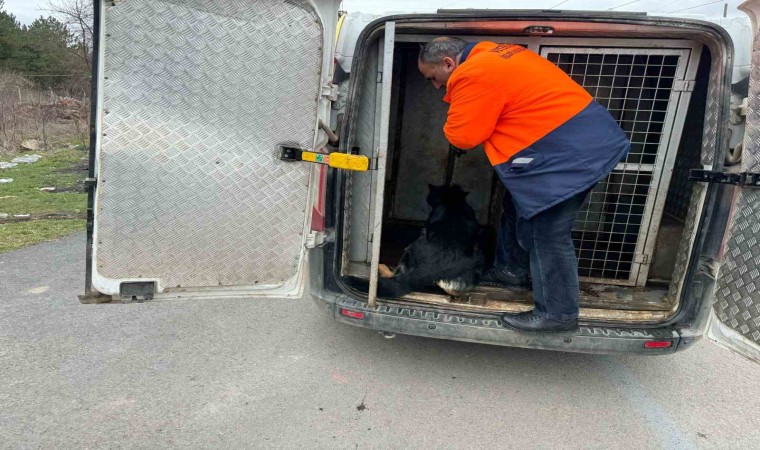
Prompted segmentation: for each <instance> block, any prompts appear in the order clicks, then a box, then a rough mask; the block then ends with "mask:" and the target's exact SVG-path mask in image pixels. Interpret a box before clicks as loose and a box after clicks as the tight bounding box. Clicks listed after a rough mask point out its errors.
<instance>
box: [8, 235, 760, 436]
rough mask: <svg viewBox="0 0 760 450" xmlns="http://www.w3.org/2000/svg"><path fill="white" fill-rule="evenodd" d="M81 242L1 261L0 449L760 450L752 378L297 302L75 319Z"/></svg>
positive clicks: (733, 364)
mask: <svg viewBox="0 0 760 450" xmlns="http://www.w3.org/2000/svg"><path fill="white" fill-rule="evenodd" d="M83 266H84V237H83V235H82V234H79V235H75V236H73V237H70V238H66V239H63V240H60V241H57V242H52V243H47V244H42V245H38V246H35V247H31V248H28V249H23V250H19V251H15V252H11V253H6V254H3V255H0V280H1V281H0V284H1V285H0V375H1V376H2V383H0V447H1V448H83V447H84V448H103V447H109V448H111V447H128V448H150V449H156V448H177V447H183V448H420V447H426V448H432V447H436V448H482V447H486V446H487V447H496V448H552V449H557V448H610V447H613V446H615V447H623V446H635V447H638V448H760V427H759V426H758V423H760V382H758V380H760V366H757V365H755V364H753V363H751V362H749V361H748V360H746V359H743V358H742V357H741V356H738V355H736V354H733V353H731V352H730V351H728V350H725V349H723V348H721V347H718V346H717V345H715V344H713V343H711V342H709V341H702V342H700V343H698V344H697V345H695V346H694V347H693V348H692V349H690V350H688V351H686V352H682V353H678V354H676V355H674V356H666V357H634V356H626V357H610V356H592V355H576V354H563V353H554V352H542V351H530V350H521V349H511V348H501V347H492V346H485V345H475V344H469V343H461V342H449V341H439V340H433V339H423V338H416V337H409V336H399V337H397V338H396V339H393V340H387V339H384V338H383V337H382V336H380V335H379V334H378V333H375V332H371V331H366V330H362V329H355V328H353V327H349V326H345V325H341V324H337V323H334V322H332V321H331V320H329V319H328V318H326V317H323V316H322V315H319V314H318V313H317V309H316V307H315V306H314V305H313V304H311V302H310V301H307V300H282V299H265V300H261V299H259V300H228V301H223V300H219V301H193V302H191V301H177V302H176V303H172V302H161V303H144V304H131V305H121V304H118V305H81V304H79V302H78V300H77V298H76V295H77V294H79V293H80V292H81V291H82V286H83V277H84V275H83V271H84V267H83Z"/></svg>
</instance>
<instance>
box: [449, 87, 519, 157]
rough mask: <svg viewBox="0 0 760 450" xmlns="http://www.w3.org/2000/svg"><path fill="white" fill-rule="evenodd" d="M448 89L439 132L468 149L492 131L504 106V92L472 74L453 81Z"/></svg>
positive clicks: (488, 135)
mask: <svg viewBox="0 0 760 450" xmlns="http://www.w3.org/2000/svg"><path fill="white" fill-rule="evenodd" d="M449 89H450V90H451V97H450V98H451V106H450V107H449V114H448V118H447V119H446V125H444V127H443V133H444V134H445V135H446V139H448V141H449V142H450V143H451V145H453V146H454V147H457V148H460V149H463V150H469V149H471V148H473V147H476V146H477V145H479V144H481V143H482V142H483V141H485V140H486V139H488V138H489V137H490V136H491V134H493V130H494V128H495V127H496V122H497V121H498V120H499V116H501V113H502V110H503V109H504V95H503V93H502V92H500V90H498V89H494V88H493V87H492V86H491V84H490V83H488V82H487V81H486V80H484V79H482V78H480V79H478V78H475V77H466V78H462V79H460V80H457V81H456V83H454V84H453V85H452V86H449Z"/></svg>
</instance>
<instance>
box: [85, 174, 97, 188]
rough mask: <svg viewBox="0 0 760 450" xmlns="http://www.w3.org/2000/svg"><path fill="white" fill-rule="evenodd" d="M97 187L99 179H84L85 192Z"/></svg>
mask: <svg viewBox="0 0 760 450" xmlns="http://www.w3.org/2000/svg"><path fill="white" fill-rule="evenodd" d="M97 185H98V178H97V177H94V178H90V177H88V178H85V179H84V188H85V190H90V189H94V188H95V186H97Z"/></svg>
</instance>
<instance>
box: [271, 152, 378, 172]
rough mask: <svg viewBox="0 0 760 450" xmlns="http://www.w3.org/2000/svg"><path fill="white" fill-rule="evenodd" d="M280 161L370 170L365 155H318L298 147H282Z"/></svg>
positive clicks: (361, 170) (336, 153)
mask: <svg viewBox="0 0 760 450" xmlns="http://www.w3.org/2000/svg"><path fill="white" fill-rule="evenodd" d="M280 159H281V160H283V161H306V162H310V163H314V164H324V165H326V166H330V167H333V168H335V169H344V170H353V171H357V172H364V171H366V170H368V169H369V158H367V157H366V156H363V155H349V154H346V153H338V152H335V153H329V154H328V153H317V152H311V151H308V150H303V149H300V148H296V147H285V146H282V147H280Z"/></svg>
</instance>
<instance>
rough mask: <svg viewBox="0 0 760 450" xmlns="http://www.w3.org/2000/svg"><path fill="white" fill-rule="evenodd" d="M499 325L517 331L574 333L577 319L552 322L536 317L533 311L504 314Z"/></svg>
mask: <svg viewBox="0 0 760 450" xmlns="http://www.w3.org/2000/svg"><path fill="white" fill-rule="evenodd" d="M501 323H503V324H504V325H506V326H507V327H509V328H512V329H515V330H517V331H533V332H543V333H548V332H552V331H576V330H577V329H578V319H570V320H554V319H548V318H546V317H541V316H538V315H536V314H535V313H534V312H533V311H527V312H521V313H519V314H509V313H506V314H504V315H503V316H501Z"/></svg>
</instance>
